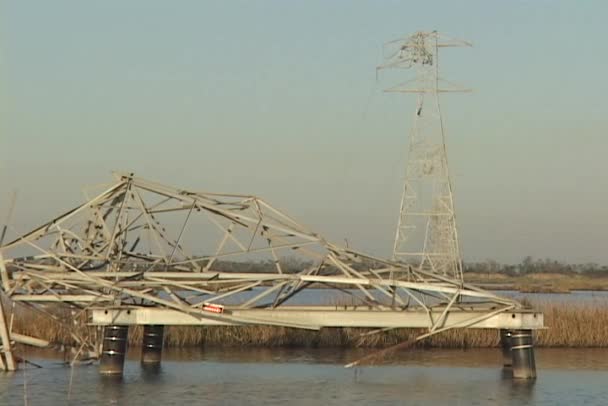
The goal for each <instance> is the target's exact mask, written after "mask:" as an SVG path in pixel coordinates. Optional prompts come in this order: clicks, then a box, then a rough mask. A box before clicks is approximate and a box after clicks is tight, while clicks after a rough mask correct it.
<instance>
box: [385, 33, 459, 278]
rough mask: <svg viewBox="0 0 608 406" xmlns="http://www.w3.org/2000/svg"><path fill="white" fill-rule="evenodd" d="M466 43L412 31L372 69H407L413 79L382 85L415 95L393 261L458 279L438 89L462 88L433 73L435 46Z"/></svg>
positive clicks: (436, 55) (392, 44)
mask: <svg viewBox="0 0 608 406" xmlns="http://www.w3.org/2000/svg"><path fill="white" fill-rule="evenodd" d="M455 46H470V44H469V43H468V42H465V41H460V40H454V39H450V38H447V37H444V36H442V35H440V34H439V33H437V32H436V31H432V32H416V33H415V34H413V35H411V36H409V37H406V38H403V39H398V40H395V41H391V42H389V43H388V44H386V46H385V47H386V50H385V52H387V54H386V56H385V62H384V64H382V65H381V66H379V67H378V69H409V68H413V69H414V70H415V72H416V76H415V78H414V79H413V80H410V81H407V82H404V83H402V84H399V85H397V86H394V87H391V88H389V89H387V91H388V92H399V93H416V94H417V104H416V111H415V114H414V118H413V124H412V129H411V131H410V139H409V151H408V161H407V168H406V174H405V182H404V187H403V195H402V199H401V208H400V215H399V220H398V224H397V231H396V235H395V243H394V247H393V260H399V261H403V262H406V263H409V264H412V265H414V266H416V267H417V268H418V269H419V270H427V271H429V272H433V273H437V274H441V275H449V276H451V277H453V278H455V279H460V280H462V278H463V275H462V261H461V258H460V250H459V245H458V233H457V230H456V219H455V212H454V199H453V195H452V184H451V182H450V175H449V170H448V159H447V150H446V142H445V133H444V127H443V121H442V117H441V108H440V105H439V93H443V92H458V91H466V90H465V89H460V88H459V87H458V86H456V85H454V84H452V83H450V82H447V81H444V80H443V79H442V78H441V77H440V76H439V49H440V48H442V47H455Z"/></svg>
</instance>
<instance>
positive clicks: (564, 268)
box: [463, 256, 608, 278]
mask: <svg viewBox="0 0 608 406" xmlns="http://www.w3.org/2000/svg"><path fill="white" fill-rule="evenodd" d="M463 268H464V269H463V270H464V272H476V273H501V274H504V275H508V276H521V275H528V274H535V273H557V274H564V275H576V274H584V275H585V276H590V277H598V278H599V277H608V266H607V265H598V264H596V263H593V262H589V263H584V264H567V263H564V262H560V261H556V260H553V259H549V258H546V259H534V258H533V257H531V256H527V257H525V258H524V259H523V260H522V261H521V263H519V264H500V263H498V262H496V261H494V260H487V261H483V262H467V263H465V264H464V265H463Z"/></svg>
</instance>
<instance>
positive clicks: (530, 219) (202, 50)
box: [0, 0, 608, 264]
mask: <svg viewBox="0 0 608 406" xmlns="http://www.w3.org/2000/svg"><path fill="white" fill-rule="evenodd" d="M1 4H2V5H1V6H0V7H2V13H1V17H0V18H1V24H0V41H1V42H0V44H1V45H0V46H1V52H2V65H1V68H0V69H1V71H0V72H1V75H2V76H1V78H2V87H1V90H0V94H1V101H0V103H1V114H2V116H1V117H0V120H1V121H0V122H1V124H0V147H1V151H2V155H0V182H1V183H0V184H1V185H2V194H0V221H1V222H2V223H4V218H5V216H6V213H7V210H8V205H9V202H10V191H11V190H15V189H16V190H18V201H17V203H18V206H17V207H16V209H15V212H14V216H13V218H12V221H11V224H12V225H13V226H14V228H15V229H16V230H17V231H18V232H20V233H23V232H26V231H28V230H29V229H31V228H32V227H33V226H35V225H37V224H39V223H41V222H43V221H47V220H49V219H51V217H53V216H55V215H57V214H59V213H62V212H64V211H66V210H67V209H69V208H71V207H72V206H74V205H76V204H78V203H80V202H82V201H83V198H82V193H81V189H82V187H83V186H86V185H91V184H98V183H104V182H110V181H112V177H111V173H110V172H111V171H112V170H117V171H129V172H130V171H133V172H135V173H136V175H138V176H141V177H144V178H147V179H151V180H155V181H158V182H161V183H166V184H171V185H175V186H177V187H182V188H186V189H195V190H205V191H213V192H234V193H244V194H256V195H259V196H261V197H264V198H265V199H267V200H268V201H269V202H271V203H272V204H274V205H275V206H277V207H278V208H280V209H282V210H284V211H285V212H287V213H289V214H290V215H292V216H293V217H295V218H296V219H298V220H299V221H300V222H302V223H303V224H306V225H307V226H309V227H310V228H312V229H313V230H315V231H317V232H319V233H320V234H322V235H324V236H326V237H327V238H328V239H329V240H332V241H335V242H337V243H343V242H344V238H348V241H349V243H350V245H351V246H352V247H355V248H357V249H359V250H362V251H366V252H369V253H371V254H374V255H378V256H382V257H388V256H389V255H390V253H391V250H392V242H393V238H394V233H395V227H396V220H397V216H398V210H399V202H400V198H401V188H402V181H403V175H404V168H405V162H406V151H407V142H408V131H409V128H410V125H411V117H412V114H413V110H414V101H415V100H414V99H415V97H414V96H413V95H393V94H386V93H383V92H382V89H383V88H385V87H388V86H390V85H391V84H394V78H395V76H394V75H391V77H390V79H388V78H387V77H383V76H381V77H380V78H379V80H376V76H375V75H376V72H375V67H376V65H378V64H379V63H380V61H381V57H382V45H383V43H385V42H387V41H390V40H392V39H395V38H398V37H403V36H405V35H408V34H411V33H413V32H415V31H417V30H433V29H437V30H439V31H440V32H444V33H446V34H448V35H450V36H453V37H457V38H462V39H466V40H469V41H471V42H473V44H474V46H473V48H458V49H446V50H445V51H442V54H441V75H442V77H444V78H446V79H448V80H450V81H453V82H456V83H460V84H463V85H465V86H467V87H471V88H473V89H474V91H473V93H471V94H457V95H446V96H444V97H443V98H442V110H443V113H444V120H445V126H446V133H447V137H448V152H449V162H450V169H451V174H452V181H453V184H454V188H455V206H456V213H457V222H458V227H459V236H460V241H461V250H462V254H463V257H464V259H465V260H466V261H477V260H485V259H495V260H497V261H500V262H505V263H516V262H520V261H521V260H522V259H523V258H524V257H526V256H533V257H535V258H547V257H548V258H552V259H556V260H561V261H566V262H571V263H583V262H597V263H601V264H606V263H608V250H606V249H605V244H606V241H608V216H607V209H606V202H607V201H608V188H606V186H607V185H606V182H605V181H602V180H601V179H603V176H602V174H603V173H606V171H607V170H608V162H607V161H606V159H605V157H604V155H605V152H606V151H607V150H608V139H606V136H605V133H606V130H607V129H608V118H607V117H608V115H607V114H606V111H605V110H606V108H605V107H602V106H605V102H604V101H603V97H602V96H604V94H605V91H606V90H608V82H607V81H606V79H605V77H604V76H603V71H604V69H603V68H604V67H605V66H606V65H607V62H608V56H607V54H606V52H605V51H604V49H605V44H604V43H603V40H604V38H605V37H606V34H608V28H606V26H605V21H604V16H605V12H606V11H608V3H605V2H600V1H588V2H575V1H557V0H556V1H549V0H546V1H535V2H532V1H512V2H498V1H481V0H480V1H463V2H448V1H431V2H424V3H422V2H413V1H412V2H410V1H407V2H397V1H386V2H373V1H357V2H350V1H335V2H325V1H307V2H282V1H265V2H245V1H240V2H237V1H235V2H203V1H200V2H199V1H181V2H179V3H175V2H168V1H143V0H142V1H135V0H134V1H130V2H124V1H105V2H99V3H93V2H80V1H75V0H74V1H54V2H42V1H38V2H36V1H19V2H16V1H14V2H8V1H5V2H2V3H1ZM412 75H413V72H408V71H404V72H402V78H403V80H406V79H409V78H411V77H412ZM12 235H14V234H12Z"/></svg>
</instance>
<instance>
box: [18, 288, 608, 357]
mask: <svg viewBox="0 0 608 406" xmlns="http://www.w3.org/2000/svg"><path fill="white" fill-rule="evenodd" d="M535 307H536V308H538V309H539V310H541V311H542V312H543V313H544V315H545V325H546V326H547V327H548V328H547V329H546V330H541V331H538V332H537V334H536V345H537V346H539V347H579V348H582V347H608V301H601V300H598V301H595V302H592V303H585V304H571V303H535ZM81 328H83V329H85V328H86V329H92V328H93V327H84V326H83V327H81ZM13 330H14V331H16V332H18V333H22V334H27V335H31V336H34V337H40V338H44V339H46V340H49V341H51V342H53V343H57V344H72V343H73V339H72V338H71V337H70V334H69V329H68V328H67V327H65V326H61V325H59V324H58V323H57V322H55V321H54V320H52V319H50V318H48V317H45V316H43V315H39V314H36V313H31V312H26V311H21V312H20V313H17V314H16V316H15V320H14V325H13ZM130 330H131V331H130V333H129V343H130V344H131V345H133V346H138V345H140V343H141V340H142V331H143V328H142V327H141V326H136V327H134V328H131V329H130ZM368 331H370V330H368V329H359V328H324V329H322V330H321V331H318V332H316V331H307V330H299V329H292V328H285V327H270V326H245V327H194V326H168V327H167V328H166V329H165V346H167V347H200V346H210V347H231V346H239V347H241V346H248V347H300V348H321V347H326V348H329V347H333V348H338V347H339V348H383V347H387V346H391V345H395V344H398V343H400V342H403V341H406V340H409V339H411V338H414V337H415V336H417V335H419V334H420V333H421V332H422V330H416V329H395V330H389V331H386V332H382V333H378V334H373V335H366V336H362V335H361V334H362V333H365V332H368ZM498 345H499V337H498V332H497V331H496V330H482V329H467V330H449V331H447V332H445V333H442V334H439V335H436V336H433V337H430V338H428V339H426V340H424V341H422V342H420V343H418V346H419V347H427V348H483V347H497V346H498Z"/></svg>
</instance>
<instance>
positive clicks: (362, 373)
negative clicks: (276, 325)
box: [0, 349, 608, 405]
mask: <svg viewBox="0 0 608 406" xmlns="http://www.w3.org/2000/svg"><path fill="white" fill-rule="evenodd" d="M137 352H138V351H137V349H132V351H131V354H130V357H131V358H130V359H129V360H128V361H127V363H126V369H125V374H124V377H123V378H122V379H118V380H117V379H107V378H103V377H100V376H99V375H98V373H97V368H96V366H80V367H76V368H74V369H73V375H72V386H71V395H70V401H69V402H68V389H69V387H70V385H69V382H70V372H71V370H70V369H69V368H67V367H64V366H61V365H60V364H59V363H58V360H57V359H53V358H49V354H47V353H30V359H31V360H32V361H35V362H37V363H40V364H41V365H42V366H43V367H44V368H43V369H32V367H28V368H27V370H25V372H24V371H23V370H21V371H19V372H17V373H15V374H0V404H2V405H5V404H7V405H13V404H15V405H22V404H24V386H23V383H24V379H25V381H26V383H27V401H28V404H29V405H65V404H68V403H69V404H73V405H80V404H100V405H114V404H116V405H140V404H148V405H153V404H154V405H156V404H159V405H181V404H221V405H239V404H254V405H273V404H276V405H278V404H286V403H289V404H290V405H310V404H323V405H342V404H361V405H366V404H379V405H393V404H408V405H423V404H424V405H445V404H448V403H449V404H452V405H582V404H588V405H607V404H608V385H607V383H608V350H602V349H538V350H537V352H536V355H537V364H538V374H539V378H538V379H537V380H536V381H535V382H528V381H516V380H512V379H510V378H509V377H507V376H505V374H504V373H503V372H502V369H501V356H500V352H499V350H486V349H484V350H471V351H460V350H428V351H422V350H421V351H407V352H402V353H399V354H397V355H396V357H395V358H394V359H393V360H392V362H391V364H390V365H386V366H378V367H364V368H359V369H345V368H343V366H342V365H343V364H344V363H345V362H348V361H352V360H354V359H356V358H357V357H359V356H361V355H362V354H364V352H361V351H357V350H346V351H343V350H327V349H323V350H321V349H319V350H310V349H307V350H288V349H279V350H269V349H214V350H204V351H203V350H191V349H190V350H184V349H182V350H168V351H166V352H165V354H164V361H163V365H162V367H161V369H160V370H156V371H146V370H143V369H142V368H141V367H140V365H139V363H138V361H137V359H138V354H137Z"/></svg>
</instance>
